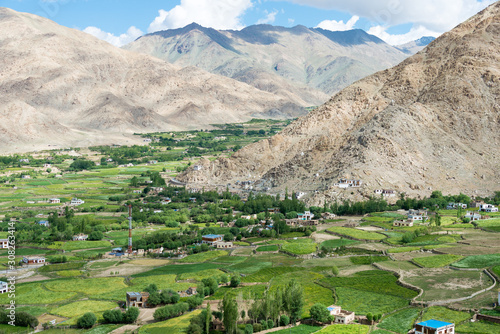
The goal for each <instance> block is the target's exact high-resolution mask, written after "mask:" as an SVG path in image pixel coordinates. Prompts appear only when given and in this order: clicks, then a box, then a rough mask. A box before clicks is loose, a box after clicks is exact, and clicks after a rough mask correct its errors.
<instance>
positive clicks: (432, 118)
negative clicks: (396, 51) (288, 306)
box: [179, 2, 500, 204]
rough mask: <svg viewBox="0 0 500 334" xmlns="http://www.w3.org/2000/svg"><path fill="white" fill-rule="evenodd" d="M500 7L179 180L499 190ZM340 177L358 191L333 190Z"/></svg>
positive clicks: (368, 190) (322, 194) (318, 194)
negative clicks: (277, 131)
mask: <svg viewBox="0 0 500 334" xmlns="http://www.w3.org/2000/svg"><path fill="white" fill-rule="evenodd" d="M499 126H500V3H499V2H497V3H495V4H493V5H491V6H490V7H488V8H487V9H485V10H484V11H482V12H480V13H479V14H477V15H476V16H474V17H472V18H471V19H469V20H467V21H466V22H464V23H462V24H461V25H459V26H457V27H456V28H455V29H453V30H452V31H450V32H448V33H446V34H444V35H442V36H441V37H440V38H438V39H436V40H435V41H434V42H432V43H431V44H430V45H429V46H428V47H427V48H425V49H424V50H423V51H421V52H419V53H418V54H416V55H414V56H412V57H410V58H408V59H407V60H405V61H404V62H402V63H401V64H399V65H398V66H396V67H393V68H391V69H388V70H385V71H382V72H378V73H376V74H374V75H372V76H370V77H367V78H365V79H363V80H361V81H358V82H357V83H355V84H353V85H351V86H349V87H348V88H346V89H344V90H343V91H341V92H340V93H338V94H337V95H335V96H333V97H332V98H331V99H330V100H329V101H328V102H327V103H325V104H324V105H323V106H321V107H320V108H318V109H316V110H315V111H313V112H311V113H310V114H308V115H307V116H304V117H302V118H300V119H298V120H297V121H295V122H294V123H292V124H291V125H290V126H289V127H287V128H286V129H285V130H284V131H282V133H280V134H278V135H276V136H274V137H272V138H270V139H269V140H264V141H261V142H258V143H255V144H252V145H250V146H248V147H245V148H243V149H242V150H240V151H239V152H237V153H235V154H234V155H233V156H232V157H231V158H230V159H219V160H217V161H215V162H213V163H209V162H208V161H205V162H203V163H202V164H203V165H204V168H203V169H202V170H200V171H193V170H189V171H187V172H186V173H185V174H184V175H182V176H181V177H179V179H181V180H184V181H189V182H194V181H201V182H213V183H218V184H225V183H226V182H228V181H235V180H249V179H251V180H256V181H258V182H257V185H258V186H259V187H271V188H274V189H275V190H279V191H283V190H284V188H285V187H288V189H289V190H294V191H304V192H307V193H308V195H307V196H308V197H309V201H310V202H311V203H318V204H319V203H322V202H323V201H325V200H326V201H333V200H334V199H337V198H346V197H350V198H363V197H365V198H366V196H371V195H373V191H374V190H375V189H378V188H385V189H395V190H397V191H398V192H400V193H401V192H406V193H408V194H412V195H417V194H419V195H422V194H429V193H430V192H431V190H436V189H439V190H443V191H444V192H445V193H446V192H450V193H458V192H460V191H461V192H464V193H467V194H471V195H474V194H488V193H489V192H491V191H494V190H500V168H498V167H499V166H500V129H499ZM341 177H347V178H353V179H361V180H362V181H363V183H364V184H363V186H362V187H361V188H351V189H348V190H341V189H339V188H338V187H335V186H333V184H334V183H335V182H337V181H338V179H339V178H341Z"/></svg>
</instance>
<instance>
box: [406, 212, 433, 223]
mask: <svg viewBox="0 0 500 334" xmlns="http://www.w3.org/2000/svg"><path fill="white" fill-rule="evenodd" d="M407 218H408V220H411V221H421V222H424V221H426V220H427V218H428V217H427V211H425V210H409V211H408V214H407Z"/></svg>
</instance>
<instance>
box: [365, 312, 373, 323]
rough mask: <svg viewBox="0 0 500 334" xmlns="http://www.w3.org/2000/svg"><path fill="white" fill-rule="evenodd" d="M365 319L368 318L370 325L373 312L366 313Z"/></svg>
mask: <svg viewBox="0 0 500 334" xmlns="http://www.w3.org/2000/svg"><path fill="white" fill-rule="evenodd" d="M366 320H368V321H369V322H370V325H371V324H373V314H371V313H367V314H366Z"/></svg>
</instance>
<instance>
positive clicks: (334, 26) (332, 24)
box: [316, 15, 359, 31]
mask: <svg viewBox="0 0 500 334" xmlns="http://www.w3.org/2000/svg"><path fill="white" fill-rule="evenodd" d="M358 20H359V16H356V15H354V16H353V17H351V18H350V19H349V21H347V22H346V23H344V21H342V20H340V21H335V20H324V21H321V22H320V23H319V24H318V25H317V26H316V28H321V29H325V30H331V31H345V30H351V29H352V28H354V25H355V24H356V22H358Z"/></svg>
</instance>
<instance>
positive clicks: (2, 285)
mask: <svg viewBox="0 0 500 334" xmlns="http://www.w3.org/2000/svg"><path fill="white" fill-rule="evenodd" d="M6 292H9V284H8V283H7V282H4V281H0V293H6Z"/></svg>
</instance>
